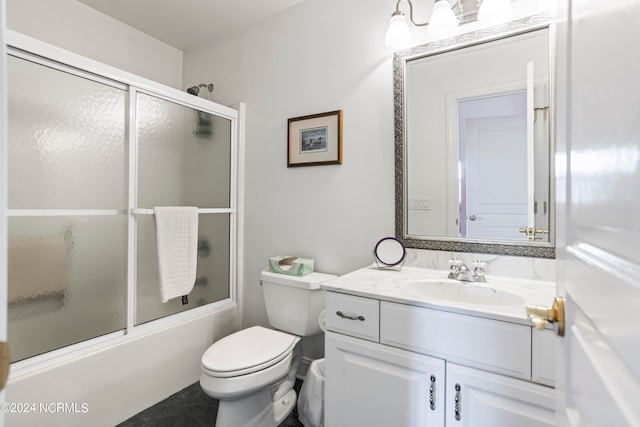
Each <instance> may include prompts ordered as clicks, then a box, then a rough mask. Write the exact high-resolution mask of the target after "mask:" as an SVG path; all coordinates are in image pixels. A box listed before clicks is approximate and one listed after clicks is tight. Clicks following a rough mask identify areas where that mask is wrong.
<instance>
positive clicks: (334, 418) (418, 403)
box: [325, 332, 445, 427]
mask: <svg viewBox="0 0 640 427" xmlns="http://www.w3.org/2000/svg"><path fill="white" fill-rule="evenodd" d="M325 353H326V383H325V404H326V408H325V425H327V426H331V427H358V426H363V427H364V426H367V427H370V426H411V427H427V426H429V427H431V426H434V427H440V426H443V425H444V412H443V411H444V386H445V382H444V373H445V363H444V360H441V359H436V358H433V357H428V356H424V355H420V354H415V353H411V352H408V351H405V350H400V349H396V348H392V347H388V346H385V345H381V344H377V343H372V342H368V341H364V340H361V339H358V338H352V337H347V336H344V335H340V334H336V333H332V332H327V334H326V346H325Z"/></svg>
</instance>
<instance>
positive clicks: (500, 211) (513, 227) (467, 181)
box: [458, 91, 527, 240]
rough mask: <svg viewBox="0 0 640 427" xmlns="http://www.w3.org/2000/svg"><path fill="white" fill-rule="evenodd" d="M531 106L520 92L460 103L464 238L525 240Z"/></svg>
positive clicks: (466, 100) (461, 217) (462, 231)
mask: <svg viewBox="0 0 640 427" xmlns="http://www.w3.org/2000/svg"><path fill="white" fill-rule="evenodd" d="M526 107H527V94H526V92H521V91H520V92H515V93H507V94H503V95H496V96H490V97H484V98H476V99H465V100H460V101H458V128H459V132H458V139H459V141H458V146H459V150H460V154H459V156H460V158H459V162H460V196H461V197H460V237H469V238H473V239H478V238H485V239H486V238H500V239H512V240H521V239H523V238H526V236H524V235H523V234H521V233H520V232H519V228H520V227H522V226H523V225H524V224H527V111H526ZM505 177H508V179H505Z"/></svg>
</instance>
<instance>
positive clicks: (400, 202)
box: [393, 14, 555, 258]
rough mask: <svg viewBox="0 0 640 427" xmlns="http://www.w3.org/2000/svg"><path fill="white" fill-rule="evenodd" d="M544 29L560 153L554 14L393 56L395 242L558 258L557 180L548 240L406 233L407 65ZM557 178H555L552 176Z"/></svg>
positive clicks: (433, 43)
mask: <svg viewBox="0 0 640 427" xmlns="http://www.w3.org/2000/svg"><path fill="white" fill-rule="evenodd" d="M543 28H549V30H550V41H551V42H550V46H549V48H550V65H551V71H552V73H551V75H550V82H551V85H550V88H551V93H550V112H551V115H550V117H551V120H550V124H551V126H550V129H551V131H550V132H551V138H550V146H551V154H552V153H553V152H554V150H555V124H554V122H555V117H554V116H555V75H554V73H555V49H554V48H553V40H555V34H554V26H553V19H552V17H551V15H550V14H539V15H533V16H530V17H526V18H522V19H518V20H515V21H511V22H508V23H505V24H502V25H499V26H494V27H490V28H486V29H481V30H477V31H474V32H470V33H467V34H461V35H459V36H456V37H452V38H448V39H444V40H438V41H435V42H432V43H427V44H424V45H420V46H416V47H413V48H409V49H405V50H401V51H397V52H395V53H394V56H393V91H394V117H395V188H396V195H395V223H396V238H397V239H398V240H400V241H401V242H402V243H403V244H404V245H405V246H406V247H407V248H414V249H431V250H443V251H453V252H474V253H487V254H499V255H518V256H528V257H536V258H555V203H553V200H554V198H555V192H554V182H555V181H554V179H551V185H550V189H549V190H550V200H551V201H552V202H551V211H550V234H549V242H530V243H524V242H522V243H520V242H516V241H500V240H476V239H466V238H455V237H440V236H438V237H431V236H425V237H424V238H415V236H409V235H408V234H406V233H405V230H406V229H407V211H406V209H405V207H406V188H405V179H406V177H405V169H406V163H405V160H406V159H405V154H406V145H407V144H406V141H405V135H406V126H407V123H406V121H405V108H406V107H405V106H406V104H405V92H406V86H405V83H406V82H405V71H406V63H407V61H410V60H412V59H418V58H422V57H425V56H430V55H435V54H439V53H444V52H449V51H453V50H458V49H462V48H466V47H469V46H474V45H477V44H481V43H487V42H490V41H493V40H499V39H503V38H506V37H511V36H515V35H518V34H522V33H526V32H530V31H535V30H539V29H543ZM550 166H551V167H550V173H553V170H554V168H553V156H552V155H551V159H550ZM552 178H553V177H552Z"/></svg>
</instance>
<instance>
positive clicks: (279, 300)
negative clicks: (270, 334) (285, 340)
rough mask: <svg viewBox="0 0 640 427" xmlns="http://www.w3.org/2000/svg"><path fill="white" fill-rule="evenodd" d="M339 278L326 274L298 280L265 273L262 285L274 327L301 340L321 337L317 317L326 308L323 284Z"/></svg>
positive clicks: (308, 276)
mask: <svg viewBox="0 0 640 427" xmlns="http://www.w3.org/2000/svg"><path fill="white" fill-rule="evenodd" d="M336 277H337V276H335V275H333V274H324V273H310V274H307V275H306V276H301V277H298V276H289V275H285V274H279V273H272V272H270V271H268V270H264V271H263V272H262V275H261V284H262V291H263V293H264V302H265V305H266V308H267V315H268V316H269V323H270V324H271V326H273V327H274V328H276V329H279V330H281V331H285V332H289V333H292V334H295V335H298V336H309V335H315V334H318V333H320V332H321V330H320V325H319V324H318V316H319V315H320V312H321V311H322V310H324V306H325V292H324V289H320V284H321V283H323V282H326V281H328V280H333V279H335V278H336Z"/></svg>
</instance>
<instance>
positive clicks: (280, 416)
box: [273, 390, 298, 426]
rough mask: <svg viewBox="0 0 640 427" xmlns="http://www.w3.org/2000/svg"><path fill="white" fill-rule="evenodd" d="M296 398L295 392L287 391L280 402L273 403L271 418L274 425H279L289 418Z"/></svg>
mask: <svg viewBox="0 0 640 427" xmlns="http://www.w3.org/2000/svg"><path fill="white" fill-rule="evenodd" d="M297 399H298V396H297V395H296V391H295V390H289V392H288V393H287V394H286V395H285V396H284V397H283V398H282V399H280V400H277V401H275V402H273V418H274V420H275V425H277V426H278V425H280V423H281V422H283V421H284V419H285V418H287V417H288V416H289V414H290V413H291V411H293V408H294V407H295V406H296V401H297Z"/></svg>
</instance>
